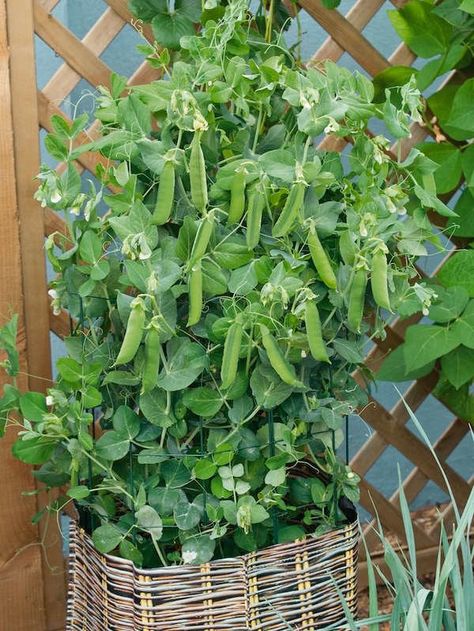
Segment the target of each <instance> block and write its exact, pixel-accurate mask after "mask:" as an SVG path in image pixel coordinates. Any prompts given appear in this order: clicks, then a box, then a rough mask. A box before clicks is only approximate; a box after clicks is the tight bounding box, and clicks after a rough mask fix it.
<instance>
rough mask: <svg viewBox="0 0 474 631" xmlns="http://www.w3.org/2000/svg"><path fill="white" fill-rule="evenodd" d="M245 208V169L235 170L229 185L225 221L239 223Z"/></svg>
mask: <svg viewBox="0 0 474 631" xmlns="http://www.w3.org/2000/svg"><path fill="white" fill-rule="evenodd" d="M244 210H245V171H244V170H243V169H240V170H239V171H236V172H235V175H234V177H233V179H232V183H231V185H230V207H229V216H228V217H227V223H228V224H233V223H239V221H240V220H241V219H242V215H243V214H244Z"/></svg>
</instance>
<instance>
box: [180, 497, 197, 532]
mask: <svg viewBox="0 0 474 631" xmlns="http://www.w3.org/2000/svg"><path fill="white" fill-rule="evenodd" d="M173 517H174V521H175V523H176V525H177V526H178V528H179V529H180V530H192V529H193V528H194V527H195V526H197V525H198V524H199V522H200V521H201V509H200V508H199V506H197V505H196V504H194V503H193V502H188V500H187V499H186V500H180V501H179V502H178V503H177V504H176V505H175V507H174V509H173Z"/></svg>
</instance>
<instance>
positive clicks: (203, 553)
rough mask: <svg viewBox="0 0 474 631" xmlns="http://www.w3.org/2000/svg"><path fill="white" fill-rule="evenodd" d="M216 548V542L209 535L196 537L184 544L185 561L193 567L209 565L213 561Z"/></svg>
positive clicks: (183, 554)
mask: <svg viewBox="0 0 474 631" xmlns="http://www.w3.org/2000/svg"><path fill="white" fill-rule="evenodd" d="M215 547H216V541H215V539H211V538H210V536H209V535H195V536H193V537H191V538H190V539H187V540H186V541H185V542H184V543H183V547H182V556H183V561H184V562H185V563H190V564H191V565H199V564H201V563H207V562H208V561H210V560H211V559H212V557H213V555H214V550H215Z"/></svg>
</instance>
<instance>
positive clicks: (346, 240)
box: [339, 230, 357, 265]
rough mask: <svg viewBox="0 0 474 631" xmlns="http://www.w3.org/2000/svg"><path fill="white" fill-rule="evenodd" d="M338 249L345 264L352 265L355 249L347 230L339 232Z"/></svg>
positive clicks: (355, 253)
mask: <svg viewBox="0 0 474 631" xmlns="http://www.w3.org/2000/svg"><path fill="white" fill-rule="evenodd" d="M339 251H340V253H341V256H342V260H343V261H344V263H345V264H346V265H354V262H355V259H356V255H357V250H356V246H355V243H354V241H353V240H352V236H351V233H350V232H349V230H344V232H341V236H340V237H339Z"/></svg>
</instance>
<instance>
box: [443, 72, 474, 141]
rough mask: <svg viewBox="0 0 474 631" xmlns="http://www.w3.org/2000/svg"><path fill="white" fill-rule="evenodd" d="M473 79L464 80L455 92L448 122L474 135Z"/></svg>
mask: <svg viewBox="0 0 474 631" xmlns="http://www.w3.org/2000/svg"><path fill="white" fill-rule="evenodd" d="M473 99H474V79H468V80H467V81H465V82H464V83H463V84H462V86H461V87H460V88H459V90H458V91H457V92H456V94H455V96H454V99H453V104H452V107H451V111H450V112H449V117H448V121H447V122H448V124H449V125H452V126H453V127H459V128H461V129H463V130H465V131H466V132H471V135H474V101H473Z"/></svg>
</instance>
